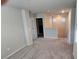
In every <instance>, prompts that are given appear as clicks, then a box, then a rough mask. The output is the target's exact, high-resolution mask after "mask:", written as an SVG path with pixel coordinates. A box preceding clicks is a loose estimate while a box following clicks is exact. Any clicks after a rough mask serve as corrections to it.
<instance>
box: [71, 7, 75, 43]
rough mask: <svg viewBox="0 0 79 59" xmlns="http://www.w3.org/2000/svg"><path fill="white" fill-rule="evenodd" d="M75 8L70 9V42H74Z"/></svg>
mask: <svg viewBox="0 0 79 59" xmlns="http://www.w3.org/2000/svg"><path fill="white" fill-rule="evenodd" d="M75 17H76V8H72V10H71V34H70V40H71V41H70V43H74V40H75V20H76V18H75Z"/></svg>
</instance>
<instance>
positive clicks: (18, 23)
mask: <svg viewBox="0 0 79 59" xmlns="http://www.w3.org/2000/svg"><path fill="white" fill-rule="evenodd" d="M1 19H2V20H1V57H2V58H1V59H3V58H5V57H6V56H8V55H10V54H11V53H13V52H15V51H16V50H18V49H19V48H22V47H24V46H26V40H25V35H24V28H23V23H22V16H21V10H20V9H16V8H11V7H6V6H1Z"/></svg>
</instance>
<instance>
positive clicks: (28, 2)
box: [6, 0, 76, 13]
mask: <svg viewBox="0 0 79 59" xmlns="http://www.w3.org/2000/svg"><path fill="white" fill-rule="evenodd" d="M6 5H7V6H11V7H17V8H25V9H29V10H30V11H31V12H32V13H38V12H44V11H47V10H55V9H59V8H73V7H75V6H76V0H9V1H8V3H7V4H6Z"/></svg>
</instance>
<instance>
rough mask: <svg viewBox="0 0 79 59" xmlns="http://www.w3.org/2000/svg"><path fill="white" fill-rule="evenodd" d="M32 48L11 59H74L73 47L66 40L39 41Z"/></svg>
mask: <svg viewBox="0 0 79 59" xmlns="http://www.w3.org/2000/svg"><path fill="white" fill-rule="evenodd" d="M31 47H32V48H31V49H30V50H29V51H28V52H26V50H25V52H23V53H22V54H20V55H19V56H18V58H16V57H17V56H14V57H12V58H11V57H10V58H9V59H73V55H72V46H71V45H69V44H68V43H67V42H66V40H64V39H39V40H36V41H34V45H33V46H31Z"/></svg>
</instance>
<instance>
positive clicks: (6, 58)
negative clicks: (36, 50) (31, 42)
mask: <svg viewBox="0 0 79 59" xmlns="http://www.w3.org/2000/svg"><path fill="white" fill-rule="evenodd" d="M25 47H26V45H25V46H23V47H21V48H19V49H17V50H16V51H14V52H12V53H11V54H9V55H8V56H6V57H5V58H4V59H8V58H9V57H10V56H12V55H14V54H16V53H17V52H19V51H20V50H22V49H23V48H25Z"/></svg>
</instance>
